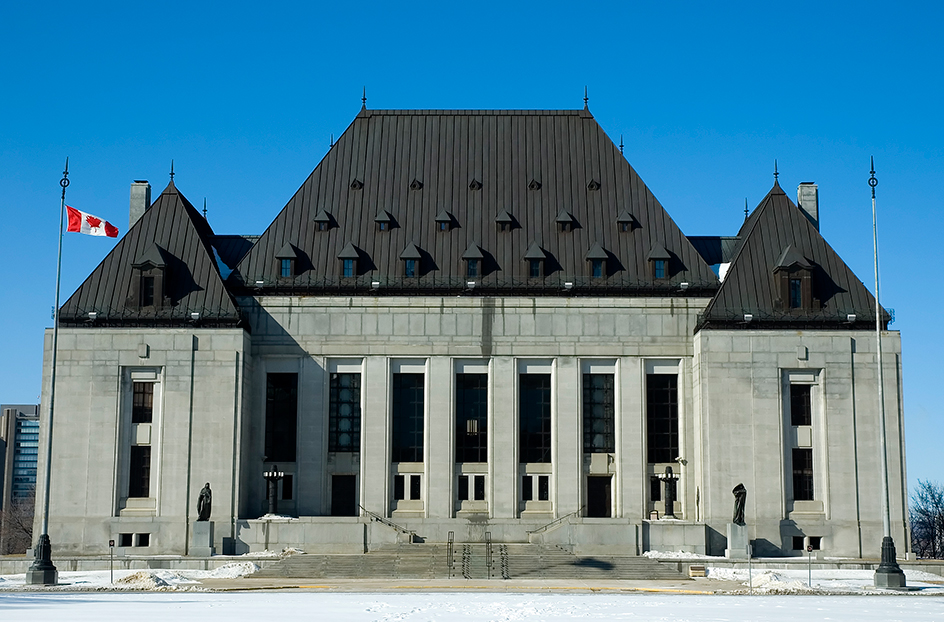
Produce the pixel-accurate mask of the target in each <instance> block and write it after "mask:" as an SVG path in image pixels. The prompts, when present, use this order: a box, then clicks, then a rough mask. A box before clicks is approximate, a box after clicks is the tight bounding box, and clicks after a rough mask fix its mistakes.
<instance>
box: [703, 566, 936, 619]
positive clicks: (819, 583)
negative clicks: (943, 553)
mask: <svg viewBox="0 0 944 622" xmlns="http://www.w3.org/2000/svg"><path fill="white" fill-rule="evenodd" d="M706 570H707V574H708V578H709V579H721V580H726V581H740V582H741V583H742V584H744V586H745V587H749V588H750V587H752V588H753V589H754V591H756V592H759V593H777V594H785V593H797V594H799V593H814V592H832V593H861V592H866V591H871V590H870V588H871V587H872V585H873V583H874V575H875V573H874V572H873V571H871V570H833V569H822V570H820V569H814V570H813V572H812V582H813V585H812V590H811V589H810V584H809V582H810V572H809V571H808V570H806V569H803V570H800V569H799V568H790V569H777V570H764V569H760V568H755V569H753V570H752V571H751V573H750V576H748V570H747V569H746V568H743V569H742V568H712V567H711V566H707V568H706ZM905 579H906V581H907V584H908V585H909V586H911V587H916V588H920V589H919V590H917V591H916V592H910V593H912V594H916V593H921V594H934V595H944V577H941V576H939V575H936V574H931V573H929V572H922V571H920V570H908V571H907V572H905ZM942 618H944V615H942Z"/></svg>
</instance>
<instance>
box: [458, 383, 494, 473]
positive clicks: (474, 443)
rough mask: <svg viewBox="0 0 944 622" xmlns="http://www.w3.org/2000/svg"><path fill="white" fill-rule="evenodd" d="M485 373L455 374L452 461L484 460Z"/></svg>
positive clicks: (486, 439)
mask: <svg viewBox="0 0 944 622" xmlns="http://www.w3.org/2000/svg"><path fill="white" fill-rule="evenodd" d="M487 430H488V374H456V462H488V433H487Z"/></svg>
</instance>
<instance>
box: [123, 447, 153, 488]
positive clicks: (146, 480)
mask: <svg viewBox="0 0 944 622" xmlns="http://www.w3.org/2000/svg"><path fill="white" fill-rule="evenodd" d="M128 475H129V477H128V496H129V497H147V496H150V491H151V447H150V446H149V445H132V446H131V468H130V471H129V474H128Z"/></svg>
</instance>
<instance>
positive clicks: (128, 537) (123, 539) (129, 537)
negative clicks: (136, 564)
mask: <svg viewBox="0 0 944 622" xmlns="http://www.w3.org/2000/svg"><path fill="white" fill-rule="evenodd" d="M133 538H134V534H133V533H120V534H118V546H132V542H133Z"/></svg>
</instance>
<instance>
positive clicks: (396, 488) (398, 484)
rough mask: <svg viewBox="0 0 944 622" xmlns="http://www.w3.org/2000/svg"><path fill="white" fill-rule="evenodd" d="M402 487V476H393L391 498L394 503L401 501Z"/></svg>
mask: <svg viewBox="0 0 944 622" xmlns="http://www.w3.org/2000/svg"><path fill="white" fill-rule="evenodd" d="M403 494H404V487H403V475H395V476H394V478H393V498H394V500H395V501H401V500H403Z"/></svg>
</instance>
